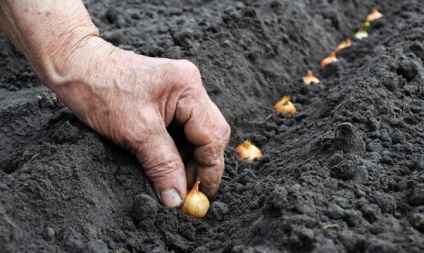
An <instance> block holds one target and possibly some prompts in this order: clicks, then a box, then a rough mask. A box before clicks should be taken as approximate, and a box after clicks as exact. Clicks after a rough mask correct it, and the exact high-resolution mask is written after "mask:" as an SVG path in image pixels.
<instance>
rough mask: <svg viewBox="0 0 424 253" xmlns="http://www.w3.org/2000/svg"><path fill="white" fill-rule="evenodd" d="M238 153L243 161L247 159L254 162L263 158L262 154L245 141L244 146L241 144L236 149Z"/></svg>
mask: <svg viewBox="0 0 424 253" xmlns="http://www.w3.org/2000/svg"><path fill="white" fill-rule="evenodd" d="M236 151H237V152H238V153H239V156H240V158H241V159H246V160H248V161H250V162H253V161H255V160H256V159H259V158H261V157H262V152H261V151H260V150H259V149H258V148H257V147H256V146H255V145H253V144H251V143H250V142H249V141H244V142H243V143H242V144H240V145H239V146H238V147H237V148H236Z"/></svg>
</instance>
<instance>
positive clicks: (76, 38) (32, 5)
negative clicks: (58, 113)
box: [0, 0, 99, 90]
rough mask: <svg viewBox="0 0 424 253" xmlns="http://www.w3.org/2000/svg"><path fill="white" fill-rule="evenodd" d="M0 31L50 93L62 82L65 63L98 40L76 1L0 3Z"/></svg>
mask: <svg viewBox="0 0 424 253" xmlns="http://www.w3.org/2000/svg"><path fill="white" fill-rule="evenodd" d="M0 29H1V30H2V31H3V32H4V33H5V34H6V36H7V37H8V38H9V39H10V40H11V41H12V43H13V44H14V45H15V46H16V47H17V49H18V50H19V51H21V52H22V53H23V54H24V55H25V57H26V58H27V59H28V61H29V63H30V64H31V66H32V68H33V69H34V71H35V72H36V73H37V75H38V76H39V77H40V78H41V79H42V80H43V81H44V82H45V83H46V84H47V85H48V86H49V87H50V88H51V89H53V90H56V89H57V87H55V86H57V85H60V84H61V83H63V82H64V81H63V79H64V78H65V77H64V73H63V69H62V67H63V65H64V63H65V62H66V61H67V59H68V58H69V57H71V55H72V54H73V52H75V51H76V50H77V49H78V47H80V46H81V45H82V44H84V41H85V40H86V39H87V38H90V37H93V36H99V32H98V29H97V28H96V27H95V26H94V24H93V23H92V21H91V19H90V17H89V15H88V13H87V10H86V9H85V7H84V4H83V3H82V2H81V1H80V0H19V1H16V0H15V1H13V0H1V1H0Z"/></svg>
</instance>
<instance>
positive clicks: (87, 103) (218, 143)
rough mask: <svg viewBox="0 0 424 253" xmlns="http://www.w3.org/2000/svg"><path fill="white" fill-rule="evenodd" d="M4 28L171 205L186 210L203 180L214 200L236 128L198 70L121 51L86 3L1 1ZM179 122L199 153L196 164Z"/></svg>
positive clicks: (0, 26)
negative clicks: (192, 189) (178, 139)
mask: <svg viewBox="0 0 424 253" xmlns="http://www.w3.org/2000/svg"><path fill="white" fill-rule="evenodd" d="M0 29H1V31H3V32H4V33H5V34H6V36H7V37H8V38H9V39H10V40H11V41H12V43H13V44H14V45H15V46H16V47H17V48H18V50H20V51H21V52H22V53H23V54H24V55H25V56H26V58H27V59H28V61H29V63H30V64H31V66H32V68H33V69H34V71H35V72H36V73H37V75H38V76H39V77H40V79H41V80H43V82H44V83H45V84H46V85H47V86H48V87H49V88H50V89H51V90H53V91H54V92H55V93H56V95H57V96H58V98H59V99H60V100H61V101H62V102H63V103H65V104H66V105H67V106H68V107H69V108H70V109H71V110H72V111H73V112H74V113H75V114H76V115H77V116H78V118H79V119H81V120H82V121H83V122H85V123H86V124H87V125H88V126H90V127H91V128H93V129H94V130H95V131H97V132H98V133H99V134H101V135H103V136H105V137H107V138H109V139H110V140H112V141H113V142H115V143H117V144H118V145H120V146H122V147H123V148H125V149H128V150H130V151H131V152H132V153H134V154H135V155H136V156H137V158H138V160H139V161H140V164H141V166H142V167H143V169H144V171H145V173H146V175H147V176H148V177H149V178H150V180H151V181H152V183H153V185H154V187H155V190H156V192H157V194H158V196H159V198H160V199H161V201H162V203H163V204H164V205H165V206H167V207H179V206H180V205H181V203H182V201H183V200H184V198H185V196H186V191H187V185H192V184H193V183H194V182H195V179H196V177H199V178H200V179H201V180H202V183H201V190H202V191H203V192H204V193H205V194H206V195H207V196H208V197H209V198H213V197H214V195H215V194H216V192H217V190H218V187H219V184H220V180H221V176H222V174H223V171H224V155H223V153H224V149H225V147H226V145H227V143H228V140H229V137H230V127H229V125H228V123H227V122H226V121H225V119H224V117H223V116H222V114H221V112H220V111H219V109H218V108H217V106H216V105H215V104H214V103H213V102H212V101H211V100H210V98H209V97H208V95H207V93H206V91H205V89H204V87H203V85H202V80H201V75H200V72H199V70H198V68H197V67H196V66H195V65H194V64H192V63H190V62H188V61H185V60H170V59H162V58H150V57H145V56H142V55H137V54H135V53H132V52H129V51H125V50H122V49H119V48H117V47H114V46H113V45H111V44H109V43H108V42H106V41H104V40H103V39H101V38H100V37H99V32H98V30H97V28H96V27H95V26H94V24H93V23H92V21H91V19H90V17H89V15H88V13H87V10H86V9H85V7H84V5H83V3H82V2H81V1H80V0H20V1H17V0H1V1H0ZM171 122H174V123H175V124H176V125H178V126H180V127H181V128H182V129H183V131H184V134H185V138H186V139H187V141H188V142H189V143H190V144H192V146H193V147H194V151H193V152H192V153H191V155H192V156H191V157H190V158H191V159H188V160H187V161H189V162H186V163H184V161H186V160H185V159H184V161H183V159H182V157H181V155H180V153H179V151H178V148H177V146H176V144H175V142H174V140H173V138H172V137H171V136H170V134H169V133H168V131H167V129H166V127H167V126H169V124H171Z"/></svg>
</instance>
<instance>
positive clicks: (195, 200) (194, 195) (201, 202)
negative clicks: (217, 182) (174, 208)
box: [180, 178, 210, 219]
mask: <svg viewBox="0 0 424 253" xmlns="http://www.w3.org/2000/svg"><path fill="white" fill-rule="evenodd" d="M199 185H200V178H197V180H196V183H194V185H193V188H192V189H191V190H190V191H189V192H188V193H187V196H186V198H185V200H184V203H183V205H182V206H181V209H180V210H181V211H182V212H183V213H185V214H187V215H190V216H192V217H194V218H198V219H201V218H203V217H205V215H206V214H207V212H208V210H209V207H210V203H209V199H208V197H206V195H205V194H203V192H201V191H199Z"/></svg>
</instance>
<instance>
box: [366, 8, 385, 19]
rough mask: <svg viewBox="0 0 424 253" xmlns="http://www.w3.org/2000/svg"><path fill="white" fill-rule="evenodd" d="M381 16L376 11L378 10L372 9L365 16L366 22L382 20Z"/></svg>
mask: <svg viewBox="0 0 424 253" xmlns="http://www.w3.org/2000/svg"><path fill="white" fill-rule="evenodd" d="M382 17H383V14H381V12H379V11H378V8H374V9H372V11H371V13H370V14H368V16H367V21H374V20H376V19H379V18H382Z"/></svg>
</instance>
